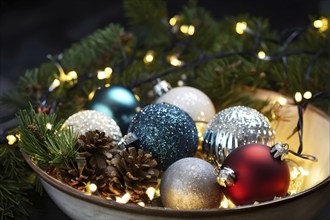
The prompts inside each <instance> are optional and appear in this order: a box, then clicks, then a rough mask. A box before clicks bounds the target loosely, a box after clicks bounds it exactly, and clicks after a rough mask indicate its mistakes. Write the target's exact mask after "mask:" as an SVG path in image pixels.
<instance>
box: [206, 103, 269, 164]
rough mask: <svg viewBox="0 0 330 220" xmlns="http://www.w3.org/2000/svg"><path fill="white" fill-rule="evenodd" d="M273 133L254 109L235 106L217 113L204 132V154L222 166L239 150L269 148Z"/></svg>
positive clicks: (267, 123) (266, 121) (265, 120)
mask: <svg viewBox="0 0 330 220" xmlns="http://www.w3.org/2000/svg"><path fill="white" fill-rule="evenodd" d="M274 141H275V131H274V130H273V128H272V127H271V124H270V123H269V121H268V119H267V118H266V117H265V116H264V115H262V114H261V113H260V112H258V111H257V110H255V109H253V108H249V107H245V106H234V107H230V108H226V109H224V110H222V111H220V112H218V113H217V114H216V115H215V116H214V118H213V119H212V120H211V121H210V122H209V124H208V125H207V128H206V130H205V132H204V139H203V151H204V152H206V153H207V154H209V157H210V158H211V159H213V160H214V161H215V162H216V163H218V164H222V163H223V161H224V159H225V158H226V157H227V155H228V154H230V152H232V151H233V150H234V149H236V148H238V147H239V146H242V145H246V144H251V143H259V144H266V145H272V144H274V143H273V142H274Z"/></svg>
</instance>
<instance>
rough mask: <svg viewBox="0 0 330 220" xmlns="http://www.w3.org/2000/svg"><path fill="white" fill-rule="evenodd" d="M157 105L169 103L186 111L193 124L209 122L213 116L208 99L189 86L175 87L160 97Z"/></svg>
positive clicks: (212, 109)
mask: <svg viewBox="0 0 330 220" xmlns="http://www.w3.org/2000/svg"><path fill="white" fill-rule="evenodd" d="M156 102H157V103H162V102H165V103H169V104H172V105H175V106H177V107H179V108H181V109H182V110H184V111H186V112H187V113H188V114H189V115H190V117H191V118H192V119H193V120H194V121H195V122H206V123H207V122H209V121H210V120H211V119H212V118H213V117H214V115H215V108H214V105H213V103H212V101H211V100H210V98H209V97H208V96H207V95H206V94H205V93H203V92H202V91H200V90H198V89H195V88H193V87H189V86H182V87H176V88H173V89H171V90H169V91H168V92H166V93H165V94H163V95H161V96H160V97H159V98H158V99H157V101H156Z"/></svg>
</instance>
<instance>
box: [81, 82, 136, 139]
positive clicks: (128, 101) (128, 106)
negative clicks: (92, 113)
mask: <svg viewBox="0 0 330 220" xmlns="http://www.w3.org/2000/svg"><path fill="white" fill-rule="evenodd" d="M138 108H139V102H138V100H137V99H136V98H135V96H134V94H133V93H132V92H131V91H130V90H128V89H126V88H125V87H122V86H110V87H107V88H102V89H100V90H97V91H96V92H95V95H94V97H93V99H92V100H91V102H90V103H89V105H88V106H87V109H90V110H96V111H99V112H102V113H104V114H106V115H108V116H110V117H111V118H112V119H114V120H115V122H116V123H117V125H118V126H119V127H120V130H121V132H122V133H123V134H126V133H127V129H128V126H129V123H130V122H131V120H132V118H133V117H134V115H135V114H136V113H137V111H138Z"/></svg>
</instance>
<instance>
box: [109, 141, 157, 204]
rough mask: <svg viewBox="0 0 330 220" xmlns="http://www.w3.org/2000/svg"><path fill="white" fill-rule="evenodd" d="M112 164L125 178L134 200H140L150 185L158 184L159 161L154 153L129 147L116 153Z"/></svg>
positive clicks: (125, 184) (127, 189) (124, 181)
mask: <svg viewBox="0 0 330 220" xmlns="http://www.w3.org/2000/svg"><path fill="white" fill-rule="evenodd" d="M111 164H112V165H113V166H114V167H115V168H117V170H118V172H119V173H120V174H121V176H122V178H123V185H124V186H125V189H126V191H127V192H129V193H130V195H131V200H132V201H138V200H140V199H141V198H142V197H145V196H146V190H147V189H148V188H149V187H155V186H157V178H158V176H159V170H158V169H157V168H156V166H157V161H156V160H155V159H153V158H152V155H151V154H149V153H146V152H144V151H143V150H142V149H138V150H136V149H135V148H134V147H129V148H128V149H127V150H123V151H121V152H120V153H119V154H116V155H115V156H114V158H113V159H112V160H111Z"/></svg>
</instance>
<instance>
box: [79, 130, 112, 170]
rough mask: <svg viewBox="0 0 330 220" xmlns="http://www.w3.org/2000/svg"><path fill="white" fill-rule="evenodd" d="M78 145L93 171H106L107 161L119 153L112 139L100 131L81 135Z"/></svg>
mask: <svg viewBox="0 0 330 220" xmlns="http://www.w3.org/2000/svg"><path fill="white" fill-rule="evenodd" d="M77 145H78V146H77V147H78V151H79V152H81V153H85V154H86V161H87V163H88V165H89V166H91V167H92V168H93V169H105V168H106V166H107V163H106V162H107V159H111V158H112V157H113V155H114V154H116V153H117V151H118V150H117V149H116V147H117V145H116V143H115V142H114V141H113V139H112V137H110V136H106V135H105V133H104V132H101V131H98V130H95V131H87V132H86V133H85V134H84V135H80V136H79V137H78V141H77Z"/></svg>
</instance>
